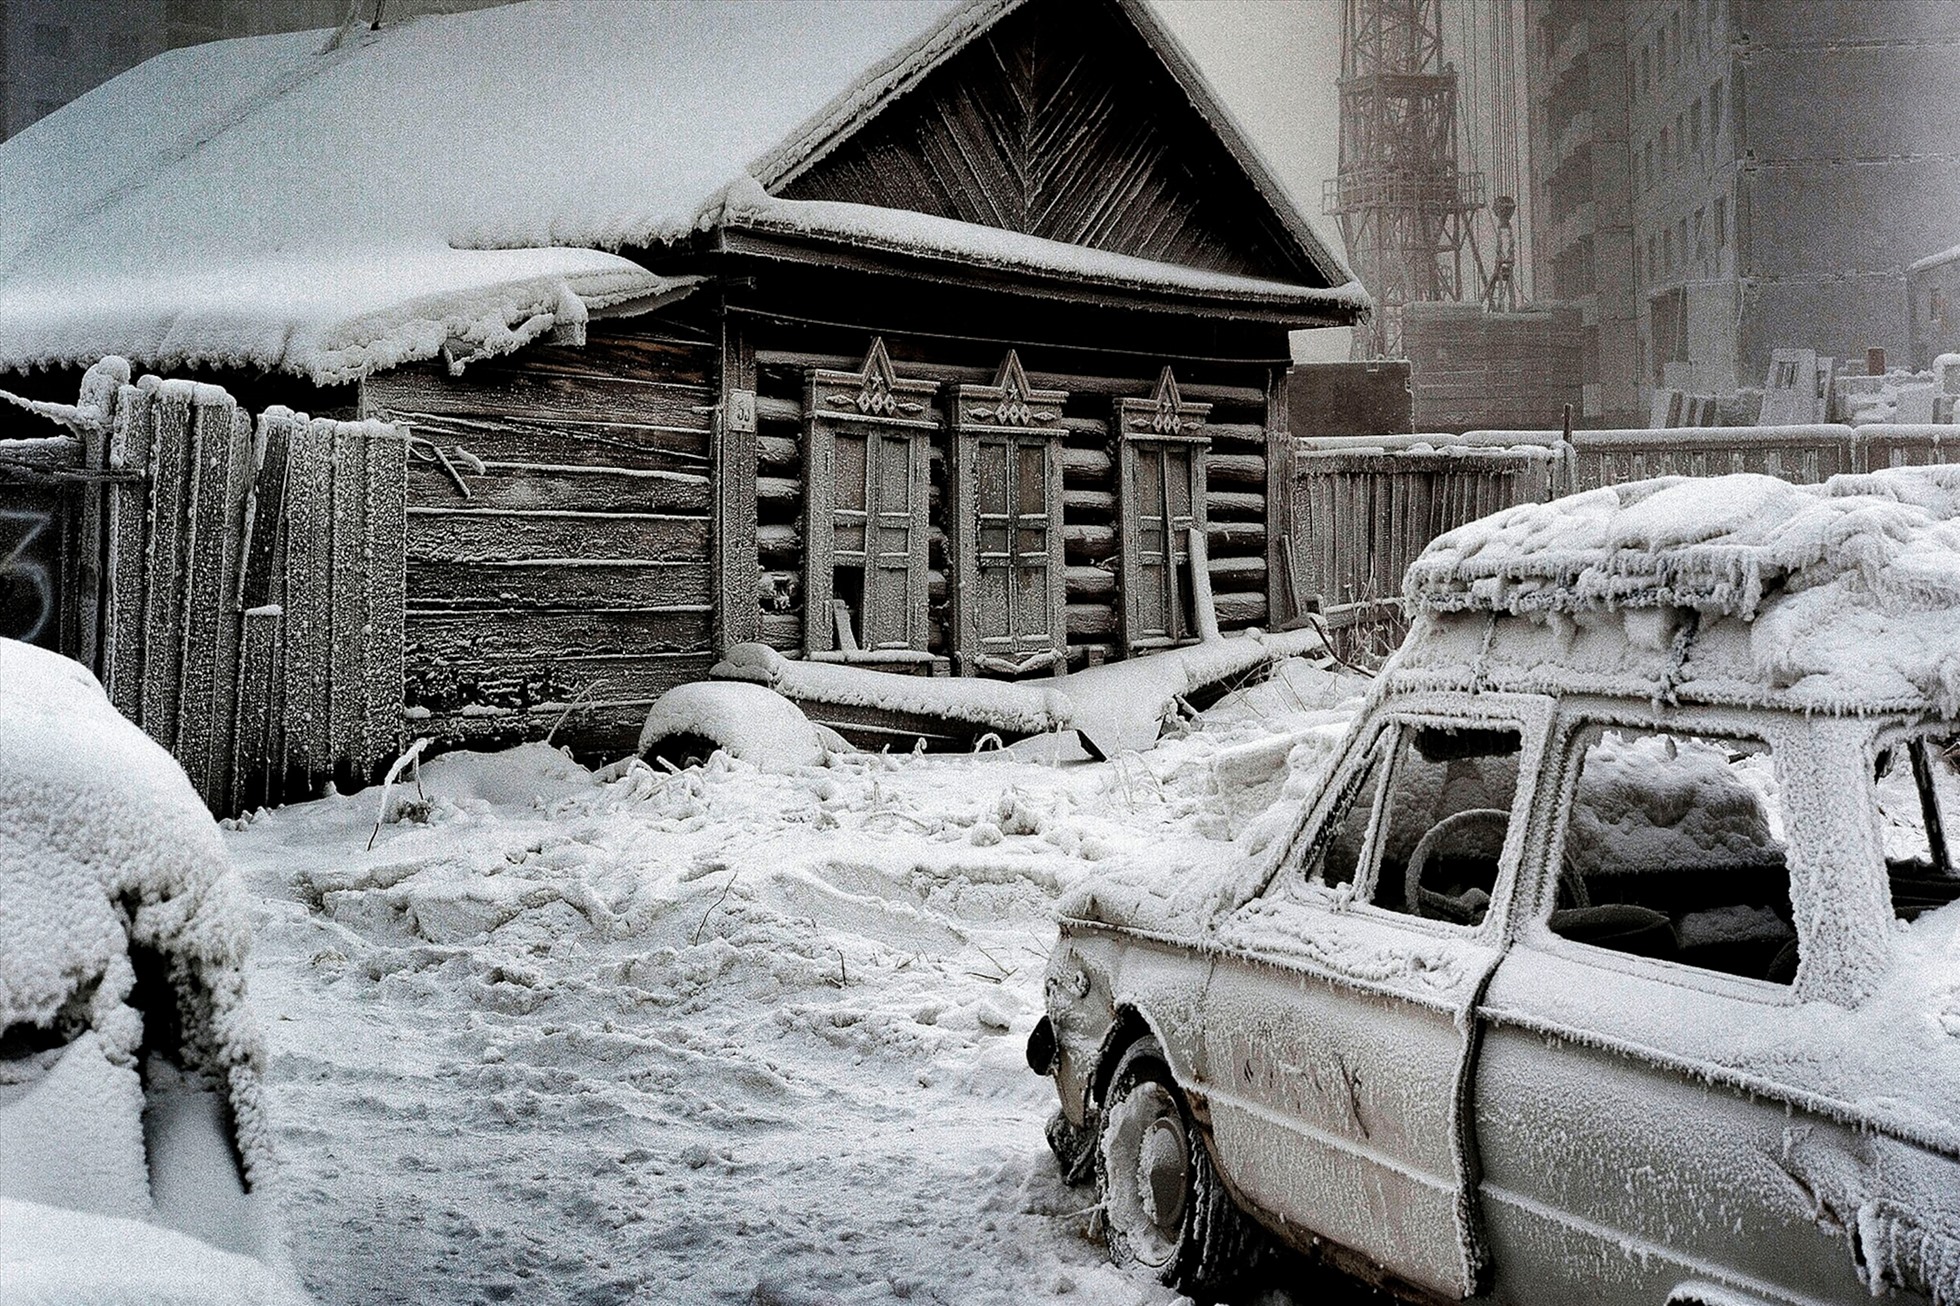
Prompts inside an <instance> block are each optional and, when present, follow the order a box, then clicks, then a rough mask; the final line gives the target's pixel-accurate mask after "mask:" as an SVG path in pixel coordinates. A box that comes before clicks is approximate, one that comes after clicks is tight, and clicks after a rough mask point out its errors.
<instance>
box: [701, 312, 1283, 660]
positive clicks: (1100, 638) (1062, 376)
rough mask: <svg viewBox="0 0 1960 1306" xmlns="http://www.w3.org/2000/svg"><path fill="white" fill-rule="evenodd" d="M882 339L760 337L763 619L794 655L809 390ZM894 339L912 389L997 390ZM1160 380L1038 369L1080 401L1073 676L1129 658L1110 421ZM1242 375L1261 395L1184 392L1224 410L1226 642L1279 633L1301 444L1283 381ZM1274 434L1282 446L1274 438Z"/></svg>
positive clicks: (942, 583)
mask: <svg viewBox="0 0 1960 1306" xmlns="http://www.w3.org/2000/svg"><path fill="white" fill-rule="evenodd" d="M838 334H839V335H842V333H838ZM871 339H872V337H871V336H870V334H868V333H859V334H856V335H853V336H851V337H848V338H847V339H844V340H829V341H825V342H824V343H825V344H828V345H831V346H833V347H835V346H839V345H843V346H846V347H850V346H856V347H858V348H859V352H858V353H857V354H856V355H855V356H853V355H851V354H848V353H830V352H817V351H815V350H812V349H810V348H808V347H807V345H806V346H805V347H804V348H801V349H792V348H785V347H783V345H784V344H785V343H787V342H786V341H785V340H784V339H783V336H782V335H781V334H780V333H779V334H777V335H776V336H775V337H774V338H773V339H772V338H771V337H770V335H769V334H767V333H766V332H763V333H757V334H756V345H755V349H754V354H753V356H754V360H755V365H754V369H753V373H752V375H753V376H754V377H755V382H756V391H757V398H756V417H757V423H756V426H757V434H756V438H755V460H756V491H755V497H756V513H757V517H756V522H757V526H756V551H757V567H758V582H759V583H758V584H757V586H756V602H757V605H758V611H757V618H758V626H759V630H760V638H761V640H762V641H763V642H765V643H767V644H769V645H770V646H771V647H773V648H776V649H779V650H781V651H783V652H794V651H797V650H800V649H802V648H803V647H804V646H805V641H804V629H803V622H804V620H805V613H804V606H803V595H802V577H803V565H804V555H803V549H804V533H805V528H806V520H805V518H806V493H807V492H806V486H805V481H804V472H803V466H802V456H803V455H802V440H801V432H802V429H803V423H804V420H805V417H806V414H805V412H804V396H805V392H806V384H805V382H806V378H807V376H808V373H809V372H810V370H811V369H813V368H819V367H821V368H827V369H833V370H850V371H854V370H856V369H857V368H858V367H859V366H860V364H861V363H862V360H863V357H864V352H865V351H866V350H868V348H869V346H870V343H871ZM883 339H884V340H885V342H886V345H887V347H888V349H889V350H890V351H891V353H892V355H893V358H894V360H895V361H894V367H895V369H896V371H897V373H898V374H899V375H900V376H901V377H911V378H918V379H923V380H932V381H938V382H940V383H941V394H942V396H943V395H946V394H950V393H951V391H952V388H953V387H954V386H956V385H959V384H961V383H980V384H985V383H987V382H990V381H992V380H993V379H994V369H993V368H992V367H990V366H985V365H979V364H975V363H973V362H971V361H970V360H969V358H968V357H967V355H971V354H972V353H973V351H972V350H970V349H969V350H965V351H954V350H949V349H947V348H946V347H945V346H944V345H943V344H941V343H940V342H936V341H932V340H923V339H908V338H906V337H902V336H896V335H892V336H885V337H883ZM799 343H801V342H799ZM1000 352H1001V353H1002V354H1004V353H1005V350H1004V349H1003V350H1001V351H1000ZM1040 353H1041V351H1039V350H1029V351H1026V352H1024V353H1023V355H1022V357H1023V361H1024V362H1025V361H1026V360H1027V359H1028V358H1030V357H1034V358H1039V357H1040ZM1159 370H1161V364H1157V365H1156V367H1152V366H1151V363H1150V361H1148V360H1142V361H1139V362H1138V363H1137V364H1136V366H1135V367H1134V369H1133V371H1132V372H1131V374H1112V373H1102V374H1084V373H1081V372H1072V371H1071V372H1062V371H1048V370H1039V369H1038V368H1037V367H1036V366H1034V365H1032V364H1030V365H1029V366H1028V367H1027V376H1028V380H1029V382H1030V383H1031V384H1033V385H1034V386H1037V387H1040V388H1043V389H1055V390H1061V391H1063V392H1065V393H1066V395H1067V400H1066V402H1065V404H1064V407H1063V417H1062V421H1063V425H1064V429H1065V435H1064V438H1063V445H1062V521H1061V529H1062V537H1063V554H1064V562H1065V565H1066V587H1065V594H1066V612H1065V619H1066V627H1067V633H1068V648H1069V659H1070V664H1071V665H1072V666H1077V667H1080V666H1083V665H1086V664H1087V663H1088V662H1090V661H1091V660H1092V659H1094V660H1108V659H1114V658H1117V657H1120V656H1122V653H1121V649H1120V642H1119V631H1120V626H1121V621H1120V612H1121V605H1120V596H1119V594H1118V587H1117V579H1116V571H1117V550H1118V544H1119V531H1118V527H1117V508H1118V497H1119V495H1120V493H1121V487H1120V485H1119V484H1118V480H1119V477H1118V472H1117V459H1116V457H1115V448H1114V444H1113V441H1112V436H1111V431H1110V415H1111V412H1112V405H1113V403H1114V401H1115V400H1116V399H1117V398H1120V397H1133V398H1146V397H1148V396H1149V395H1150V394H1151V392H1152V389H1153V388H1154V386H1155V385H1156V382H1157V375H1158V371H1159ZM1239 371H1240V372H1241V373H1242V374H1243V378H1244V380H1245V381H1247V382H1253V383H1254V384H1220V383H1216V382H1213V383H1205V382H1193V383H1189V384H1184V385H1183V392H1184V394H1185V397H1186V398H1189V399H1194V400H1200V401H1203V402H1208V403H1210V404H1211V405H1212V412H1211V419H1212V420H1211V421H1210V422H1209V423H1208V424H1207V426H1206V428H1205V431H1204V434H1205V435H1207V436H1208V437H1209V438H1210V440H1211V445H1210V449H1209V452H1208V453H1207V455H1206V463H1205V467H1206V473H1207V486H1208V493H1207V496H1206V508H1207V516H1208V519H1209V522H1208V526H1209V529H1208V531H1207V542H1208V545H1209V553H1210V561H1209V575H1210V578H1211V585H1212V590H1213V595H1214V601H1215V604H1216V607H1217V612H1218V619H1219V626H1220V628H1221V629H1222V630H1224V631H1226V632H1230V631H1234V630H1242V629H1244V628H1246V627H1248V626H1255V625H1257V626H1265V625H1268V624H1270V613H1271V610H1272V605H1271V599H1270V595H1271V589H1272V583H1273V578H1272V577H1271V575H1270V572H1271V570H1272V569H1271V567H1270V565H1269V556H1270V555H1271V554H1273V553H1275V552H1277V551H1279V550H1280V549H1281V548H1282V546H1283V545H1284V542H1285V540H1286V538H1287V530H1286V528H1285V526H1284V525H1283V524H1282V525H1280V526H1278V527H1273V525H1272V522H1271V519H1270V516H1269V512H1268V504H1269V502H1270V501H1271V497H1272V496H1271V491H1272V486H1273V484H1274V479H1275V476H1276V477H1277V481H1278V484H1279V485H1280V486H1281V490H1282V498H1284V497H1285V496H1286V494H1287V493H1289V492H1290V487H1291V479H1290V478H1291V469H1290V467H1289V466H1288V465H1287V460H1288V458H1289V457H1290V451H1291V437H1290V436H1287V435H1286V434H1285V407H1284V386H1283V375H1282V379H1281V380H1280V381H1279V382H1275V383H1273V384H1269V385H1265V384H1258V383H1263V382H1266V381H1268V380H1269V379H1270V378H1268V377H1266V376H1265V375H1264V373H1263V371H1262V370H1261V369H1259V368H1256V367H1246V368H1241V369H1239ZM932 417H933V420H935V421H936V422H938V423H939V424H940V427H941V430H940V432H939V433H938V434H935V436H934V437H933V439H932V445H931V456H930V485H931V506H930V510H929V511H930V520H931V523H932V526H931V530H930V533H929V537H928V549H929V557H928V575H927V581H928V595H929V599H928V601H929V635H930V642H929V651H930V652H932V653H934V654H936V655H940V656H946V655H948V654H950V652H951V635H952V622H951V612H950V608H949V606H948V603H949V591H948V582H947V578H948V576H949V574H950V570H951V559H950V556H949V552H948V548H947V539H946V524H947V521H948V518H947V512H946V510H947V505H948V504H949V503H950V494H951V491H950V487H949V484H948V477H947V468H948V454H949V447H950V439H951V435H950V429H949V428H948V427H947V424H946V415H945V412H944V408H943V403H938V402H936V403H935V405H934V407H933V410H932ZM1275 432H1277V433H1278V438H1277V439H1274V438H1273V433H1275ZM1274 450H1277V451H1278V452H1277V454H1275V453H1274V452H1273V451H1274ZM735 588H739V587H735ZM1284 606H1285V605H1284V604H1282V607H1284Z"/></svg>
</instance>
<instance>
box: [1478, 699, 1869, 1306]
mask: <svg viewBox="0 0 1960 1306" xmlns="http://www.w3.org/2000/svg"><path fill="white" fill-rule="evenodd" d="M1777 715H1778V714H1772V713H1748V714H1745V713H1740V712H1712V713H1701V714H1698V715H1695V716H1692V717H1689V716H1682V715H1678V714H1669V713H1659V714H1657V713H1655V712H1654V711H1653V710H1652V709H1648V708H1644V707H1630V708H1623V709H1616V710H1613V711H1608V710H1606V709H1603V708H1592V709H1584V710H1582V711H1581V712H1579V713H1576V714H1574V715H1573V716H1572V717H1571V718H1569V719H1568V720H1567V721H1566V722H1565V723H1563V724H1562V726H1561V728H1560V731H1559V733H1560V735H1561V736H1562V739H1561V741H1560V742H1558V743H1556V744H1555V745H1554V748H1553V750H1552V754H1551V755H1552V758H1553V759H1554V762H1553V765H1551V766H1550V767H1548V772H1547V773H1548V776H1552V775H1554V774H1555V775H1556V778H1555V779H1548V781H1547V783H1546V784H1545V786H1544V788H1545V791H1546V806H1545V807H1543V808H1541V811H1540V813H1539V816H1538V820H1539V822H1540V823H1541V824H1542V825H1543V826H1544V827H1545V828H1546V829H1547V830H1548V831H1549V832H1550V834H1549V837H1548V839H1547V841H1546V845H1545V849H1544V853H1543V857H1542V864H1541V865H1540V866H1539V867H1538V868H1537V869H1536V871H1535V872H1534V873H1533V874H1530V875H1528V876H1526V877H1524V879H1525V880H1526V881H1527V882H1528V887H1527V888H1524V889H1521V891H1520V892H1519V894H1518V895H1517V899H1516V906H1515V909H1514V912H1513V917H1514V941H1513V943H1512V945H1511V946H1510V948H1509V949H1508V950H1507V951H1506V953H1505V956H1504V959H1503V961H1502V963H1501V964H1500V965H1499V966H1498V969H1497V972H1496V974H1495V976H1494V977H1493V978H1492V981H1491V984H1490V986H1489V989H1488V991H1487V993H1486V994H1485V996H1484V999H1483V1002H1482V1005H1481V1011H1480V1023H1481V1024H1482V1025H1483V1028H1484V1033H1483V1039H1482V1044H1481V1048H1480V1051H1479V1053H1478V1059H1477V1067H1476V1078H1475V1093H1474V1106H1473V1116H1474V1121H1475V1133H1476V1139H1477V1143H1478V1150H1479V1159H1480V1163H1481V1167H1482V1180H1481V1184H1480V1187H1481V1198H1482V1209H1483V1212H1484V1218H1485V1223H1486V1228H1487V1230H1488V1232H1489V1237H1490V1247H1491V1253H1492V1258H1493V1262H1494V1266H1495V1284H1496V1295H1497V1296H1498V1297H1499V1298H1500V1299H1501V1300H1505V1301H1518V1302H1524V1301H1529V1302H1542V1301H1555V1300H1562V1299H1577V1296H1578V1295H1579V1294H1581V1293H1583V1294H1584V1296H1585V1298H1586V1300H1587V1301H1589V1302H1596V1303H1607V1302H1618V1301H1626V1302H1648V1303H1660V1302H1665V1301H1668V1300H1670V1299H1671V1298H1674V1297H1680V1296H1682V1295H1683V1294H1685V1295H1687V1296H1689V1297H1696V1294H1697V1293H1699V1292H1700V1290H1699V1289H1693V1288H1689V1287H1685V1286H1684V1285H1689V1284H1693V1283H1698V1282H1714V1283H1718V1284H1721V1285H1724V1287H1725V1290H1726V1292H1727V1296H1717V1297H1709V1296H1706V1295H1702V1296H1699V1297H1696V1299H1698V1300H1708V1301H1713V1300H1731V1299H1732V1300H1737V1301H1819V1300H1825V1301H1853V1300H1858V1299H1860V1298H1868V1297H1869V1292H1870V1290H1868V1289H1867V1288H1865V1287H1864V1286H1862V1285H1861V1284H1860V1282H1859V1280H1858V1274H1857V1270H1856V1266H1855V1263H1854V1258H1853V1255H1852V1251H1851V1245H1852V1244H1851V1238H1852V1235H1851V1234H1850V1232H1849V1231H1848V1230H1847V1228H1846V1225H1847V1224H1848V1223H1855V1222H1856V1218H1857V1217H1856V1216H1855V1214H1853V1213H1852V1212H1849V1211H1846V1210H1842V1209H1834V1208H1835V1207H1837V1206H1840V1205H1842V1203H1841V1202H1840V1201H1839V1199H1837V1198H1835V1197H1833V1196H1831V1194H1832V1193H1833V1190H1834V1189H1835V1188H1836V1187H1837V1186H1838V1181H1839V1179H1840V1177H1841V1174H1842V1173H1843V1172H1845V1171H1846V1170H1847V1168H1856V1167H1857V1166H1860V1165H1862V1164H1863V1163H1862V1162H1857V1161H1855V1160H1851V1158H1857V1157H1860V1156H1862V1155H1864V1154H1865V1153H1868V1152H1869V1150H1870V1146H1871V1144H1870V1140H1869V1139H1868V1138H1867V1139H1861V1138H1859V1137H1858V1131H1857V1130H1856V1129H1855V1128H1850V1127H1847V1126H1846V1125H1844V1124H1843V1123H1841V1122H1840V1121H1839V1120H1838V1119H1833V1118H1830V1115H1829V1114H1828V1113H1826V1112H1825V1111H1822V1110H1819V1109H1818V1108H1817V1106H1816V1103H1817V1101H1818V1099H1817V1096H1816V1095H1815V1094H1814V1093H1802V1092H1793V1091H1790V1090H1789V1087H1788V1084H1789V1081H1788V1079H1787V1078H1786V1077H1785V1074H1784V1072H1785V1070H1796V1071H1801V1070H1802V1068H1803V1066H1804V1065H1805V1063H1806V1062H1816V1061H1818V1060H1819V1059H1820V1058H1827V1057H1828V1056H1829V1055H1830V1054H1829V1053H1828V1052H1826V1051H1824V1050H1822V1047H1828V1043H1825V1044H1823V1045H1822V1047H1820V1043H1819V1040H1818V1031H1819V1030H1821V1029H1824V1028H1827V1027H1828V1024H1829V1021H1830V1020H1831V1019H1832V1017H1831V1016H1830V1015H1829V1014H1828V1013H1829V1011H1830V1010H1831V1008H1830V1007H1829V1006H1827V1002H1820V1001H1808V1002H1807V1001H1806V999H1807V998H1808V999H1817V998H1823V999H1826V1000H1827V1001H1829V1000H1835V994H1834V989H1833V986H1834V985H1835V984H1837V983H1838V982H1839V981H1840V979H1841V975H1842V973H1843V971H1844V969H1845V968H1844V966H1843V965H1842V963H1843V962H1844V959H1845V957H1846V956H1847V955H1848V954H1850V953H1856V952H1863V953H1864V954H1865V955H1866V956H1867V957H1868V958H1872V959H1876V958H1878V957H1881V956H1882V955H1883V952H1882V949H1883V947H1884V937H1883V934H1884V931H1886V930H1888V929H1889V928H1890V919H1889V917H1890V911H1889V909H1888V905H1887V904H1886V902H1885V900H1884V898H1883V896H1882V895H1883V894H1884V880H1883V869H1882V863H1880V862H1877V858H1878V855H1879V854H1878V853H1877V851H1876V849H1875V848H1866V847H1864V846H1863V840H1864V839H1865V837H1866V836H1867V835H1869V836H1870V837H1871V839H1872V840H1873V841H1874V842H1875V840H1876V831H1875V829H1874V830H1867V829H1865V828H1864V827H1865V826H1866V825H1870V824H1872V823H1870V822H1863V823H1861V822H1858V821H1839V820H1836V819H1834V818H1833V817H1832V812H1833V811H1834V810H1847V809H1846V808H1845V805H1844V804H1842V803H1839V802H1837V801H1836V800H1835V799H1833V800H1832V801H1820V799H1821V798H1822V796H1824V795H1837V796H1840V797H1842V796H1845V795H1849V794H1851V793H1853V792H1855V790H1856V788H1857V787H1858V786H1860V785H1861V784H1862V785H1864V786H1866V787H1869V785H1870V783H1871V779H1870V774H1869V771H1870V767H1871V760H1870V752H1869V749H1868V748H1867V747H1865V746H1864V743H1863V741H1862V739H1861V738H1859V737H1857V735H1858V732H1860V731H1865V730H1868V727H1865V726H1862V725H1860V724H1858V723H1855V722H1854V723H1850V724H1849V725H1848V726H1847V725H1845V724H1844V723H1823V724H1818V725H1815V726H1812V725H1808V724H1805V723H1802V722H1799V721H1797V720H1795V719H1794V718H1788V717H1785V718H1783V719H1781V720H1780V721H1779V720H1777V719H1775V718H1776V717H1777ZM1867 863H1870V864H1876V865H1877V866H1878V869H1877V870H1876V871H1872V872H1870V873H1869V874H1867V873H1866V872H1865V871H1864V870H1862V869H1861V867H1863V866H1865V865H1866V864H1867ZM1793 899H1794V902H1795V904H1796V908H1797V909H1794V910H1793V906H1792V903H1793ZM1806 903H1808V904H1809V907H1808V908H1807V909H1805V908H1804V904H1806ZM1799 927H1801V930H1800V929H1799ZM1820 931H1822V932H1821V933H1820ZM1800 935H1801V937H1800ZM1867 969H1869V967H1867ZM1757 1049H1760V1051H1758V1050H1757Z"/></svg>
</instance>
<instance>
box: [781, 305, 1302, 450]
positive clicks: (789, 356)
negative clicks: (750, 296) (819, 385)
mask: <svg viewBox="0 0 1960 1306" xmlns="http://www.w3.org/2000/svg"><path fill="white" fill-rule="evenodd" d="M866 331H867V334H868V333H869V328H866ZM893 334H894V335H895V336H896V335H903V334H904V333H903V332H894V333H893ZM755 361H756V364H757V366H759V367H787V368H792V369H798V370H801V369H807V368H813V367H821V368H829V369H832V370H835V371H855V370H857V369H858V368H859V367H861V366H863V362H864V360H863V359H860V358H851V357H850V356H848V355H846V354H815V353H806V352H803V351H800V350H788V349H758V350H756V351H755ZM1219 361H1221V362H1230V361H1233V360H1226V359H1221V360H1219ZM994 372H995V369H993V368H990V367H957V366H954V365H952V364H948V363H929V362H916V361H912V360H907V362H906V364H905V374H906V375H907V376H908V377H917V378H919V379H922V380H928V381H938V382H940V383H941V384H959V383H962V382H964V383H968V384H973V385H985V384H987V383H988V382H990V381H992V380H993V379H994ZM1027 377H1028V384H1029V385H1031V386H1035V387H1037V388H1039V389H1043V390H1067V391H1069V392H1070V393H1071V394H1072V395H1077V394H1088V395H1107V396H1109V397H1111V398H1116V397H1119V396H1124V395H1129V396H1132V397H1134V396H1135V395H1137V394H1140V393H1144V392H1147V391H1148V390H1149V388H1150V385H1151V383H1152V382H1153V381H1154V380H1155V378H1154V377H1150V376H1141V375H1140V376H1134V377H1123V376H1085V375H1081V374H1078V373H1074V372H1037V371H1035V370H1033V369H1032V368H1030V369H1029V370H1028V373H1027ZM1178 390H1179V392H1180V393H1181V394H1182V395H1183V396H1184V397H1185V398H1186V399H1188V400H1192V401H1194V402H1208V403H1219V404H1240V405H1244V406H1247V407H1254V408H1263V407H1264V406H1265V404H1266V392H1265V390H1263V389H1255V388H1254V387H1252V386H1243V385H1198V384H1192V385H1185V384H1183V383H1182V382H1179V383H1178ZM1065 420H1066V421H1071V422H1072V421H1075V420H1076V419H1073V418H1070V419H1065ZM1104 429H1105V430H1106V429H1107V427H1106V426H1105V428H1104ZM1216 429H1217V428H1215V427H1210V426H1207V428H1206V434H1207V435H1209V434H1212V432H1213V431H1214V430H1216ZM1225 429H1226V431H1227V437H1226V438H1228V439H1230V438H1240V437H1243V438H1246V439H1257V438H1260V437H1262V436H1263V435H1264V428H1262V427H1259V426H1227V427H1226V428H1225Z"/></svg>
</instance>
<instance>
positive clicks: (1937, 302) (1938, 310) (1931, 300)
mask: <svg viewBox="0 0 1960 1306" xmlns="http://www.w3.org/2000/svg"><path fill="white" fill-rule="evenodd" d="M1945 317H1946V291H1945V290H1944V289H1943V288H1941V287H1939V286H1929V287H1928V288H1927V290H1926V320H1927V321H1928V322H1931V323H1933V324H1934V325H1935V326H1937V325H1939V324H1940V322H1941V321H1942V320H1944V319H1945Z"/></svg>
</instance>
